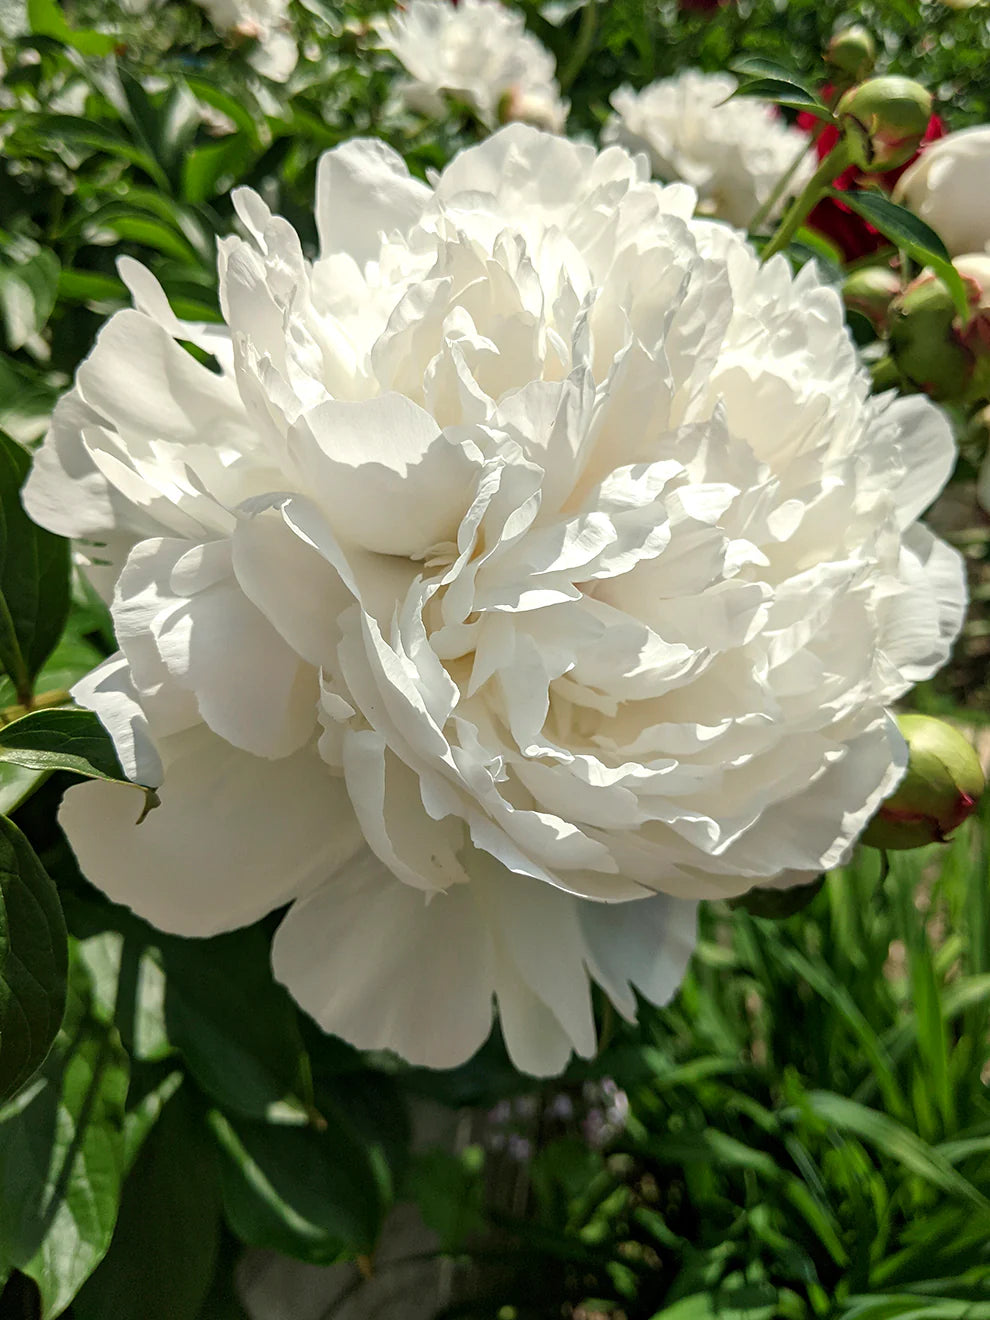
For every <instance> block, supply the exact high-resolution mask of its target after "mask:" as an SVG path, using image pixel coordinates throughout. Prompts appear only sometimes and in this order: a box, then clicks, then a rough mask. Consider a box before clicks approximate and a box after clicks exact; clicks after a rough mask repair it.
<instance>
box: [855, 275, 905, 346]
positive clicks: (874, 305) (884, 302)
mask: <svg viewBox="0 0 990 1320" xmlns="http://www.w3.org/2000/svg"><path fill="white" fill-rule="evenodd" d="M900 291H901V281H900V279H899V278H898V276H897V275H896V274H895V272H894V271H892V270H891V269H890V267H889V266H864V267H863V268H862V270H854V271H853V273H852V274H851V275H849V276H847V277H846V280H845V283H844V284H843V285H842V297H843V300H844V302H845V304H846V306H847V307H848V308H850V309H851V310H852V311H854V312H859V313H860V314H861V315H862V316H865V317H867V318H868V320H869V321H870V322H871V323H872V325H873V328H874V330H876V331H878V332H879V331H880V330H882V329H883V327H884V325H885V324H886V321H887V311H888V309H889V307H890V304H891V302H892V301H893V299H894V298H896V297H897V295H898V294H899V293H900Z"/></svg>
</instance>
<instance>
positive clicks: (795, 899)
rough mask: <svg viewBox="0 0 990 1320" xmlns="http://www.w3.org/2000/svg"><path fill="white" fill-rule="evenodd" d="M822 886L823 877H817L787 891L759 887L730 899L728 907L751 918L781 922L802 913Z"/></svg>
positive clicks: (792, 886)
mask: <svg viewBox="0 0 990 1320" xmlns="http://www.w3.org/2000/svg"><path fill="white" fill-rule="evenodd" d="M824 884H825V877H824V876H823V875H819V876H816V877H815V879H814V880H811V881H809V882H808V884H806V885H791V886H790V887H789V888H788V889H771V888H769V887H764V886H762V885H761V886H758V887H757V888H756V889H750V890H749V892H748V893H745V894H740V895H739V897H738V898H731V899H730V900H729V907H731V908H742V909H743V911H744V912H748V913H749V914H750V916H752V917H770V918H772V919H773V920H774V921H782V920H783V919H784V918H785V917H793V916H795V915H796V913H798V912H803V911H804V909H805V908H806V907H807V906H808V904H809V903H810V902H811V901H812V899H814V898H815V897H816V895H818V894H819V893H820V892H821V890H822V887H823V885H824Z"/></svg>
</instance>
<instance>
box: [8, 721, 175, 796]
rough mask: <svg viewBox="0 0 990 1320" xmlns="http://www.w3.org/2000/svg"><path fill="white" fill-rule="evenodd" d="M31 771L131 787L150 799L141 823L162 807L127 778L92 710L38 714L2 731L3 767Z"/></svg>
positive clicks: (149, 792)
mask: <svg viewBox="0 0 990 1320" xmlns="http://www.w3.org/2000/svg"><path fill="white" fill-rule="evenodd" d="M2 762H7V763H9V764H12V765H20V766H25V767H26V768H27V769H29V770H42V771H46V772H47V773H49V774H51V773H53V772H54V771H56V770H65V771H68V772H69V773H70V774H74V775H82V776H83V778H85V779H105V780H108V781H109V782H110V783H114V784H126V785H127V786H128V787H129V788H135V789H138V790H139V791H140V792H142V793H143V794H144V806H143V808H142V810H141V814H140V819H142V820H143V819H144V817H145V816H146V815H147V813H148V812H149V811H150V810H152V808H153V807H157V806H158V795H157V793H155V791H154V789H151V788H145V787H142V786H141V785H140V784H135V783H134V782H133V780H130V779H128V778H127V776H126V775H125V774H124V771H123V768H122V767H121V764H120V761H119V760H118V759H117V753H116V750H115V749H114V745H113V740H112V739H111V737H110V735H109V734H108V733H107V731H106V729H105V728H104V727H103V725H102V724H101V723H100V721H99V720H98V719H97V717H96V716H95V715H94V714H93V712H92V711H90V710H80V709H78V708H77V707H72V708H71V709H65V708H62V709H55V710H34V711H31V712H30V713H29V714H27V715H22V716H21V717H20V719H16V720H14V721H12V723H10V724H6V725H0V763H2Z"/></svg>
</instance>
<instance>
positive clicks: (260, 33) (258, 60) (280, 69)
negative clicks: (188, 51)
mask: <svg viewBox="0 0 990 1320" xmlns="http://www.w3.org/2000/svg"><path fill="white" fill-rule="evenodd" d="M196 4H198V5H199V6H200V8H201V9H205V10H206V13H207V17H208V18H209V20H210V22H211V23H212V24H213V26H214V27H215V28H216V30H217V31H218V32H219V33H221V35H223V36H225V37H229V38H230V39H232V40H233V41H251V42H253V45H252V47H251V49H250V51H248V55H247V58H248V62H249V63H250V65H251V67H252V68H253V69H254V70H255V71H256V72H257V73H260V74H261V76H262V77H263V78H270V79H271V80H272V82H286V81H287V79H288V78H289V76H290V75H291V73H292V71H293V69H294V68H295V67H296V64H297V62H298V60H299V48H298V46H297V44H296V39H295V36H294V35H293V33H292V31H291V24H290V21H289V0H196Z"/></svg>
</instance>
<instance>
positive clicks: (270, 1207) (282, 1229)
mask: <svg viewBox="0 0 990 1320" xmlns="http://www.w3.org/2000/svg"><path fill="white" fill-rule="evenodd" d="M210 1127H211V1128H212V1129H213V1133H214V1136H215V1137H216V1139H217V1141H218V1143H219V1146H220V1150H221V1153H222V1158H221V1162H220V1179H221V1185H222V1188H223V1201H224V1209H225V1212H226V1215H227V1219H228V1222H229V1223H230V1226H231V1228H232V1229H233V1230H234V1232H235V1233H236V1234H237V1235H238V1236H239V1237H240V1238H241V1239H242V1240H243V1241H244V1242H247V1243H249V1244H250V1245H252V1246H257V1247H270V1248H272V1249H273V1250H275V1251H281V1252H284V1253H285V1254H286V1255H288V1256H294V1257H296V1258H297V1259H298V1260H304V1261H309V1262H310V1263H311V1264H314V1265H329V1264H332V1263H333V1262H334V1261H336V1260H340V1259H343V1258H346V1257H353V1256H356V1255H360V1254H361V1253H363V1252H368V1251H370V1250H371V1249H372V1247H373V1246H374V1242H375V1239H376V1237H377V1235H378V1230H379V1228H380V1225H381V1219H382V1215H383V1213H384V1205H383V1196H382V1191H381V1185H380V1181H379V1178H378V1174H377V1171H376V1169H375V1167H374V1165H373V1163H372V1160H371V1158H370V1156H369V1152H368V1150H367V1148H366V1146H365V1144H364V1142H362V1141H361V1140H359V1139H358V1138H357V1137H356V1136H355V1135H354V1134H353V1133H351V1132H349V1131H348V1130H347V1129H346V1127H345V1126H344V1125H343V1124H340V1123H338V1122H330V1123H329V1124H327V1125H326V1127H325V1128H324V1130H322V1131H318V1130H317V1129H316V1128H313V1127H286V1126H284V1125H275V1124H270V1123H269V1124H265V1123H250V1122H246V1121H240V1120H234V1119H229V1118H226V1117H225V1116H224V1115H223V1114H221V1113H219V1111H217V1110H214V1111H212V1112H211V1114H210Z"/></svg>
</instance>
